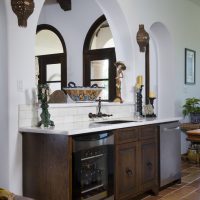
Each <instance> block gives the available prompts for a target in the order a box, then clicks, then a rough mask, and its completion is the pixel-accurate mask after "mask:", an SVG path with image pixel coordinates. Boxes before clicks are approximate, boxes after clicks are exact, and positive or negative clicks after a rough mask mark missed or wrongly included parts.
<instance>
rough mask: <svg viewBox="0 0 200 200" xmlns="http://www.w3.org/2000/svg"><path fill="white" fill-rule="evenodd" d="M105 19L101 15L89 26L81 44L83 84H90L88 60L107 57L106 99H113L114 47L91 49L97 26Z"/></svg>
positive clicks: (114, 89)
mask: <svg viewBox="0 0 200 200" xmlns="http://www.w3.org/2000/svg"><path fill="white" fill-rule="evenodd" d="M104 21H106V17H105V16H104V15H102V16H101V17H99V18H98V19H97V20H96V21H95V22H94V23H93V24H92V26H91V27H90V29H89V31H88V33H87V35H86V38H85V42H84V46H83V85H84V86H90V61H91V60H92V59H109V97H108V101H113V100H114V99H115V97H116V80H115V77H116V67H115V66H114V63H115V62H116V54H115V48H105V49H94V50H91V42H92V40H93V36H94V33H95V31H96V30H97V28H98V27H99V26H100V25H101V24H102V23H103V22H104Z"/></svg>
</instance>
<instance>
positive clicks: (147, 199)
mask: <svg viewBox="0 0 200 200" xmlns="http://www.w3.org/2000/svg"><path fill="white" fill-rule="evenodd" d="M158 199H159V200H160V199H161V197H160V196H147V197H146V198H144V199H143V200H158Z"/></svg>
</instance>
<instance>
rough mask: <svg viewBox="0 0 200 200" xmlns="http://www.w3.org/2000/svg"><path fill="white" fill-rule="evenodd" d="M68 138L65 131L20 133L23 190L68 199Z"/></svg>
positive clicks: (50, 199) (46, 198) (42, 198)
mask: <svg viewBox="0 0 200 200" xmlns="http://www.w3.org/2000/svg"><path fill="white" fill-rule="evenodd" d="M71 159H72V154H71V141H70V138H69V137H68V136H66V135H53V134H39V133H23V194H24V196H27V197H31V198H33V199H36V200H55V199H59V200H70V199H71V190H72V188H71V168H70V166H71Z"/></svg>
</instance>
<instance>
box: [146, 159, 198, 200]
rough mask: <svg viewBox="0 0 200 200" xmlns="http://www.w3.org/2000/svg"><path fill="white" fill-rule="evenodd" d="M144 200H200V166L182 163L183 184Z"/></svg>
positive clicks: (175, 185)
mask: <svg viewBox="0 0 200 200" xmlns="http://www.w3.org/2000/svg"><path fill="white" fill-rule="evenodd" d="M143 200H200V165H196V164H191V163H187V162H182V182H181V184H174V185H172V186H170V187H168V188H166V189H164V190H162V191H160V192H159V194H158V195H157V196H150V195H149V196H147V197H146V198H145V199H143Z"/></svg>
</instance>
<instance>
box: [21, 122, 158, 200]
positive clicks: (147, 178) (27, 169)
mask: <svg viewBox="0 0 200 200" xmlns="http://www.w3.org/2000/svg"><path fill="white" fill-rule="evenodd" d="M113 133H114V136H115V181H114V186H115V194H114V195H115V200H129V199H135V198H136V199H139V198H138V196H140V194H143V193H145V192H148V191H153V192H154V193H155V194H156V193H157V192H158V166H157V165H158V147H157V146H158V145H157V126H156V125H148V126H138V127H132V128H124V129H117V130H114V131H113ZM22 135H23V193H24V195H25V196H28V197H31V198H33V199H36V200H56V199H59V200H71V199H72V189H73V188H72V137H68V136H66V135H60V134H40V133H23V134H22Z"/></svg>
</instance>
